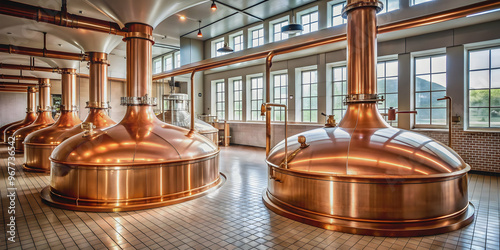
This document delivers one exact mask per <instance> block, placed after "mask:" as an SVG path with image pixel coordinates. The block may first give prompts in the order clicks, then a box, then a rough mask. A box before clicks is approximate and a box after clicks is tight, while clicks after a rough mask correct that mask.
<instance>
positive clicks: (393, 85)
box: [385, 77, 398, 93]
mask: <svg viewBox="0 0 500 250" xmlns="http://www.w3.org/2000/svg"><path fill="white" fill-rule="evenodd" d="M385 84H386V87H387V89H386V91H387V92H388V93H397V92H398V78H397V77H391V78H387V79H386V80H385Z"/></svg>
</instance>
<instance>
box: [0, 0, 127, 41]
mask: <svg viewBox="0 0 500 250" xmlns="http://www.w3.org/2000/svg"><path fill="white" fill-rule="evenodd" d="M0 14H4V15H9V16H14V17H19V18H26V19H30V20H34V21H37V22H44V23H50V24H54V25H59V26H63V27H69V28H75V29H86V30H92V31H97V32H102V33H108V34H113V35H124V34H125V32H124V31H122V30H121V29H120V26H119V25H118V24H116V23H113V22H108V21H103V20H99V19H94V18H89V17H85V16H78V15H74V14H70V13H67V12H66V8H62V9H61V11H58V10H53V9H47V8H43V7H38V6H33V5H28V4H23V3H18V2H13V1H1V2H0Z"/></svg>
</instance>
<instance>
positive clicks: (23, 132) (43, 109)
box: [14, 78, 54, 153]
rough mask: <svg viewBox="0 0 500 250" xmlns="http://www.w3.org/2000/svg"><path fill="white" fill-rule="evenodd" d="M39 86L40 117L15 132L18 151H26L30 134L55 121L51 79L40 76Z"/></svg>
mask: <svg viewBox="0 0 500 250" xmlns="http://www.w3.org/2000/svg"><path fill="white" fill-rule="evenodd" d="M38 86H39V89H40V91H39V98H38V99H39V102H40V105H39V106H38V117H37V118H36V120H35V121H34V122H33V123H32V124H31V125H29V126H27V127H25V128H22V129H19V130H17V131H16V132H15V133H14V138H15V140H16V142H15V145H14V146H15V150H16V152H18V153H20V152H24V145H23V143H24V139H25V138H26V136H28V135H29V134H31V133H33V132H35V131H37V130H40V129H43V128H46V127H48V126H50V125H52V124H53V123H54V119H52V109H51V106H50V103H51V97H50V79H48V78H40V79H39V80H38Z"/></svg>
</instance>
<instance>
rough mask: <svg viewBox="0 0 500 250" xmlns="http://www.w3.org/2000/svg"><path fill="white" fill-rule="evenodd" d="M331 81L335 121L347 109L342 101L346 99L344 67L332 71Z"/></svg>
mask: <svg viewBox="0 0 500 250" xmlns="http://www.w3.org/2000/svg"><path fill="white" fill-rule="evenodd" d="M332 74H333V76H332V79H333V88H332V89H333V98H332V99H333V114H334V115H335V119H336V120H341V119H342V118H343V117H344V115H345V111H346V109H347V106H346V105H345V104H344V99H345V98H346V97H347V68H346V66H341V67H334V68H333V69H332Z"/></svg>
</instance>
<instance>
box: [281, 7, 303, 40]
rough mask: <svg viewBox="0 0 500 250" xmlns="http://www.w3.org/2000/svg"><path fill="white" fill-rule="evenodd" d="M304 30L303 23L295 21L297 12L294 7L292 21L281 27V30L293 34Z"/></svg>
mask: <svg viewBox="0 0 500 250" xmlns="http://www.w3.org/2000/svg"><path fill="white" fill-rule="evenodd" d="M302 30H304V28H303V27H302V25H301V24H299V23H296V22H295V13H294V9H292V21H291V22H290V23H289V24H288V25H285V26H283V27H281V32H282V33H285V34H288V35H292V34H297V33H300V32H302Z"/></svg>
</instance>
